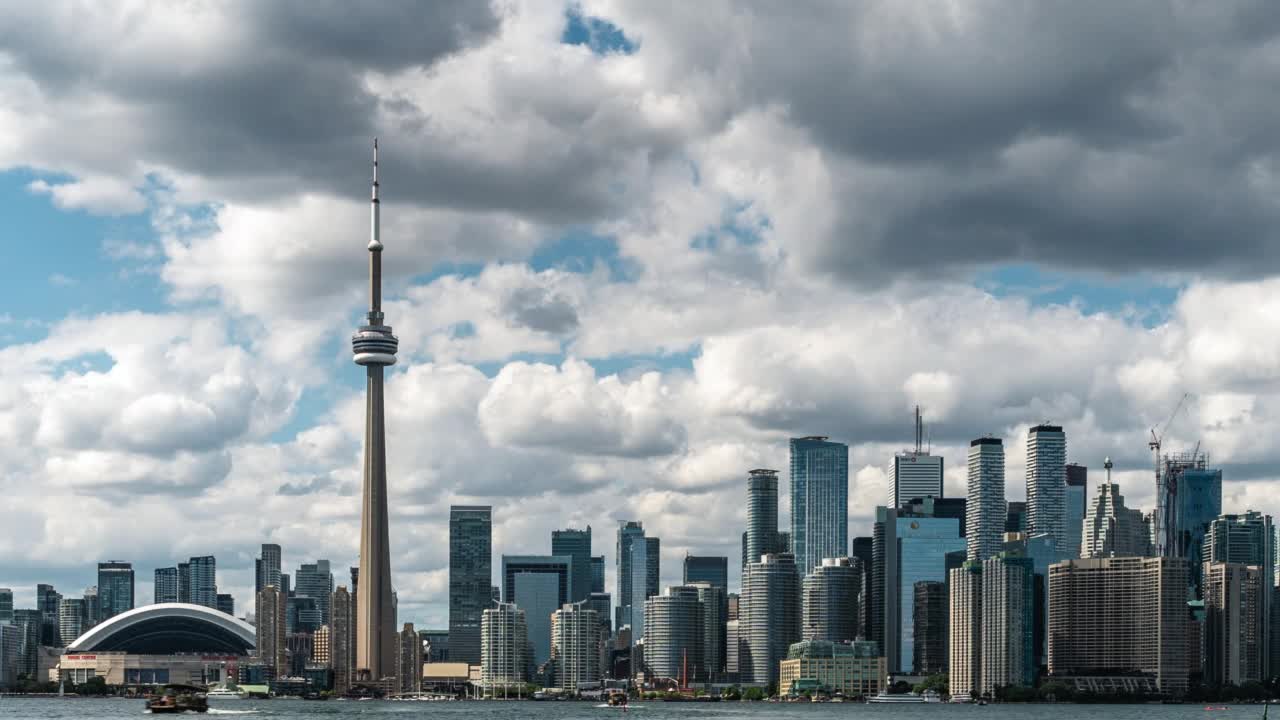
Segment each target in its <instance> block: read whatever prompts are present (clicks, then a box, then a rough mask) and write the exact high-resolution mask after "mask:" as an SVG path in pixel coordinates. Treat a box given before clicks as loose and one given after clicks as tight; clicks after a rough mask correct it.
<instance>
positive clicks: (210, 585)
mask: <svg viewBox="0 0 1280 720" xmlns="http://www.w3.org/2000/svg"><path fill="white" fill-rule="evenodd" d="M188 565H189V566H190V568H191V575H190V578H191V579H190V582H191V591H190V597H191V599H190V600H189V601H188V602H190V603H192V604H194V605H203V606H205V607H207V608H213V609H215V610H216V609H218V581H217V574H218V561H217V560H216V559H214V557H213V556H212V555H202V556H200V557H193V558H191V560H190V561H189V562H188Z"/></svg>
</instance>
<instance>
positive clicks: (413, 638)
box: [396, 623, 422, 694]
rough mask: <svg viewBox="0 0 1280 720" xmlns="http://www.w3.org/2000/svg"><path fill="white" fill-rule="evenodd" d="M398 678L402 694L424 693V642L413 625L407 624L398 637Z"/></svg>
mask: <svg viewBox="0 0 1280 720" xmlns="http://www.w3.org/2000/svg"><path fill="white" fill-rule="evenodd" d="M396 656H397V662H396V678H397V679H398V680H399V683H400V692H402V693H414V694H416V693H420V692H422V641H421V640H419V639H418V631H417V630H414V629H413V623H405V624H404V629H402V630H401V631H400V634H399V635H397V636H396Z"/></svg>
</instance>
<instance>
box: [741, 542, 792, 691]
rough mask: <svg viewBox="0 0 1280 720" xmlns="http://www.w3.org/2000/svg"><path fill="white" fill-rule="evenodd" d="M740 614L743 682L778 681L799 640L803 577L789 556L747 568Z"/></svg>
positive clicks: (768, 557)
mask: <svg viewBox="0 0 1280 720" xmlns="http://www.w3.org/2000/svg"><path fill="white" fill-rule="evenodd" d="M738 613H739V615H738V622H739V625H738V632H739V637H740V643H739V651H738V673H739V676H740V677H741V679H742V682H744V683H766V684H768V683H773V682H777V680H778V664H779V663H780V662H781V661H782V659H783V658H784V657H786V654H787V650H788V649H789V648H790V647H791V644H792V643H795V642H798V641H799V640H800V575H799V573H798V571H797V570H796V563H795V559H794V558H793V557H792V556H791V555H790V554H787V553H782V554H777V555H764V556H763V557H761V558H760V561H759V562H753V563H749V564H748V565H747V574H746V575H745V576H744V577H743V580H742V598H741V600H740V605H739V611H738Z"/></svg>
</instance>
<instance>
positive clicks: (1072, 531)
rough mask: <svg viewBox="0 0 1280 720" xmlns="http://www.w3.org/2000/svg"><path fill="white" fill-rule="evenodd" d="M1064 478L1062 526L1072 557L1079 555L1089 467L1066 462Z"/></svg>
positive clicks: (1086, 506) (1087, 491)
mask: <svg viewBox="0 0 1280 720" xmlns="http://www.w3.org/2000/svg"><path fill="white" fill-rule="evenodd" d="M1066 478H1067V486H1066V488H1065V493H1066V494H1065V495H1063V500H1064V502H1065V504H1066V506H1067V516H1066V520H1065V523H1066V525H1065V528H1064V531H1065V532H1066V533H1067V549H1068V550H1069V551H1070V552H1071V556H1072V557H1080V542H1081V539H1082V537H1083V528H1084V516H1085V513H1086V511H1087V510H1088V506H1089V499H1088V493H1089V468H1087V467H1085V466H1084V465H1077V464H1076V463H1067V467H1066Z"/></svg>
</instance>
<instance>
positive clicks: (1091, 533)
mask: <svg viewBox="0 0 1280 720" xmlns="http://www.w3.org/2000/svg"><path fill="white" fill-rule="evenodd" d="M1103 467H1104V468H1106V470H1107V479H1106V481H1105V482H1103V483H1102V484H1100V485H1098V495H1097V497H1095V498H1094V500H1093V503H1091V504H1090V505H1089V512H1088V514H1087V515H1086V516H1085V520H1084V532H1083V538H1082V540H1081V542H1080V547H1079V548H1077V549H1076V552H1078V553H1079V554H1080V557H1082V558H1098V557H1147V556H1150V555H1154V554H1155V552H1154V549H1153V547H1152V545H1151V525H1150V523H1148V522H1147V519H1146V518H1145V517H1143V515H1142V511H1141V510H1135V509H1132V508H1127V507H1125V506H1124V496H1123V495H1121V494H1120V486H1119V485H1117V484H1115V483H1113V482H1111V458H1107V459H1106V461H1105V462H1104V464H1103ZM1075 554H1076V553H1072V555H1075Z"/></svg>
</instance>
